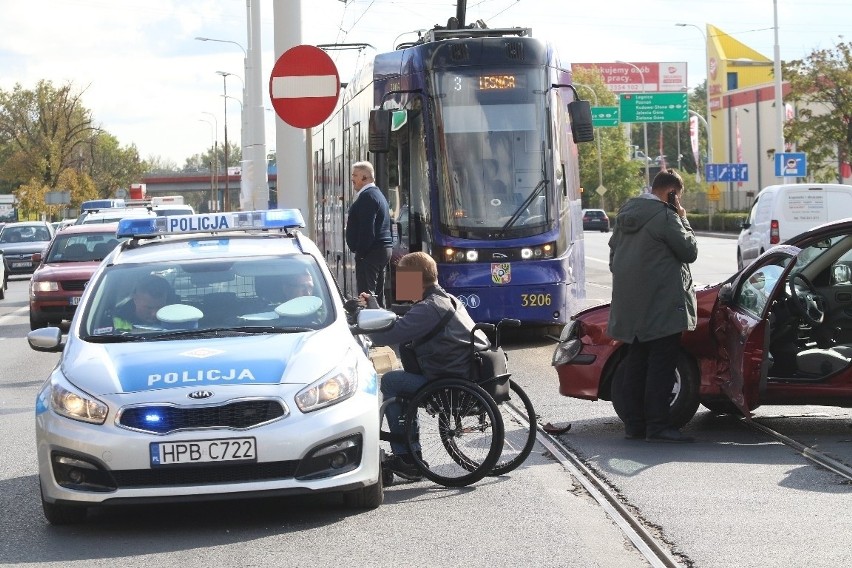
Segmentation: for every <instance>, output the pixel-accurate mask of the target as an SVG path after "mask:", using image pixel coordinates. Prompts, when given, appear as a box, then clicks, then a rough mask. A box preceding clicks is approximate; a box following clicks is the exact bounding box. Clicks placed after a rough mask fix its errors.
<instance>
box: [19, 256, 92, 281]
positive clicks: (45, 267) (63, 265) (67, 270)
mask: <svg viewBox="0 0 852 568" xmlns="http://www.w3.org/2000/svg"><path fill="white" fill-rule="evenodd" d="M100 264H101V262H100V261H99V260H93V261H86V262H55V263H50V264H42V265H41V266H39V267H38V269H36V272H35V274H34V275H33V280H36V281H47V280H55V281H63V280H88V279H89V278H91V277H92V274H94V273H95V270H97V269H98V266H100Z"/></svg>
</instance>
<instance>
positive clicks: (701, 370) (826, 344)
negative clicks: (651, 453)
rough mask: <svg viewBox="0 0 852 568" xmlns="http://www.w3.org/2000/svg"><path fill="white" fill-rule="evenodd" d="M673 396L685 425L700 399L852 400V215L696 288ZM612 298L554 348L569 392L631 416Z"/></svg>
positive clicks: (747, 406) (746, 408)
mask: <svg viewBox="0 0 852 568" xmlns="http://www.w3.org/2000/svg"><path fill="white" fill-rule="evenodd" d="M696 297H697V300H698V323H697V326H696V328H695V330H694V331H690V332H685V333H684V334H683V335H682V338H681V349H680V354H679V357H678V363H677V379H676V382H675V386H674V388H673V389H672V395H671V417H672V422H673V424H674V425H675V426H676V427H681V426H683V425H684V424H686V423H687V422H689V420H690V419H691V418H692V417H693V416H694V415H695V412H696V411H697V410H698V406H699V404H701V405H704V406H705V407H707V408H708V409H710V410H712V411H714V412H720V413H739V414H742V415H746V416H747V415H749V413H750V412H751V411H752V410H754V409H755V408H757V407H758V406H761V405H772V404H776V405H777V404H784V405H798V404H815V405H825V406H839V407H850V406H852V220H845V221H838V222H834V223H828V224H825V225H822V226H820V227H817V228H815V229H812V230H810V231H807V232H805V233H802V234H800V235H798V236H796V237H793V238H792V239H790V240H789V241H787V242H786V243H784V244H782V245H780V246H777V247H775V248H772V249H770V250H768V251H766V252H765V253H764V254H762V255H761V256H759V257H758V258H757V259H755V261H754V262H752V263H751V264H750V265H749V266H747V267H745V268H744V269H743V270H741V271H740V272H737V273H736V274H734V275H733V276H731V277H730V278H729V279H727V280H725V281H724V282H722V283H719V284H716V285H712V286H706V287H704V288H701V289H698V290H696ZM608 318H609V304H604V305H601V306H596V307H594V308H590V309H587V310H585V311H582V312H580V313H578V314H576V315H575V316H574V317H573V318H572V320H571V321H570V322H569V323H568V324H566V326H565V327H564V328H563V330H562V333H561V335H560V338H559V343H558V345H557V347H556V350H555V352H554V354H553V361H552V363H553V365H554V366H555V367H556V371H557V373H558V375H559V392H560V394H562V395H564V396H570V397H574V398H580V399H587V400H598V399H603V400H610V401H612V403H613V407H614V408H615V411H616V413H617V414H619V416H621V415H622V411H623V407H624V405H623V402H622V398H623V395H622V394H621V393H622V392H623V387H622V381H623V375H624V373H623V369H624V365H623V362H624V358H625V356H626V354H627V345H626V344H623V343H622V342H620V341H616V340H614V339H612V338H611V337H609V336H608V335H607V320H608Z"/></svg>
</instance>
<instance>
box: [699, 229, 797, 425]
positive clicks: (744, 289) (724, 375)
mask: <svg viewBox="0 0 852 568" xmlns="http://www.w3.org/2000/svg"><path fill="white" fill-rule="evenodd" d="M798 252H799V249H798V248H796V247H790V246H782V247H778V248H776V249H773V252H772V253H770V254H768V255H766V256H764V257H763V258H762V259H761V260H760V262H758V263H755V264H754V265H752V266H750V267H749V269H748V270H746V271H745V272H742V273H741V274H740V275H739V276H738V277H737V278H736V279H735V280H733V281H732V282H728V283H726V284H724V285H723V287H722V289H721V290H720V292H719V300H718V302H717V303H716V307H715V308H714V314H713V317H712V321H711V325H712V329H713V330H714V334H715V337H716V339H717V346H718V347H717V348H718V358H717V377H716V380H719V381H721V385H720V386H721V387H722V391H723V392H724V393H725V395H727V397H728V398H729V399H730V400H731V402H733V403H734V405H735V406H736V407H737V408H738V409H739V410H740V412H742V413H743V415H744V416H748V415H749V409H750V408H751V407H752V406H753V405H755V404H756V403H759V401H760V397H761V393H762V392H764V391H765V389H766V381H767V377H768V376H769V368H770V366H771V363H772V360H771V355H770V353H769V346H770V339H771V337H772V335H773V333H774V332H778V331H779V330H780V329H781V326H783V325H786V324H788V323H789V322H788V321H780V320H782V319H785V318H781V317H779V315H780V314H782V313H784V312H783V310H780V309H779V310H776V308H777V307H780V305H781V304H784V303H785V302H786V300H787V286H786V284H785V283H786V281H787V277H788V275H789V273H790V271H791V270H792V269H793V266H794V264H795V259H796V255H797V254H798Z"/></svg>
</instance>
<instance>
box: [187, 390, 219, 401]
mask: <svg viewBox="0 0 852 568" xmlns="http://www.w3.org/2000/svg"><path fill="white" fill-rule="evenodd" d="M186 396H188V397H189V398H193V399H195V400H198V399H202V398H210V397H211V396H213V392H212V391H207V390H201V391H195V392H191V393H189V394H188V395H186Z"/></svg>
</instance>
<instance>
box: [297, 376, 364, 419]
mask: <svg viewBox="0 0 852 568" xmlns="http://www.w3.org/2000/svg"><path fill="white" fill-rule="evenodd" d="M356 390H358V378H357V377H356V375H355V368H354V367H348V366H347V367H346V368H345V369H342V370H337V371H335V372H334V373H332V374H331V375H328V376H326V377H324V378H322V379H320V380H318V381H314V382H313V383H311V384H310V385H308V386H307V387H305V388H303V389H302V390H300V391H299V392H298V394H296V406H298V407H299V410H301V411H302V412H312V411H314V410H319V409H320V408H325V407H326V406H330V405H332V404H337V403H338V402H342V401H344V400H346V399H347V398H349V397H350V396H352V395H353V394H355V391H356Z"/></svg>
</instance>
